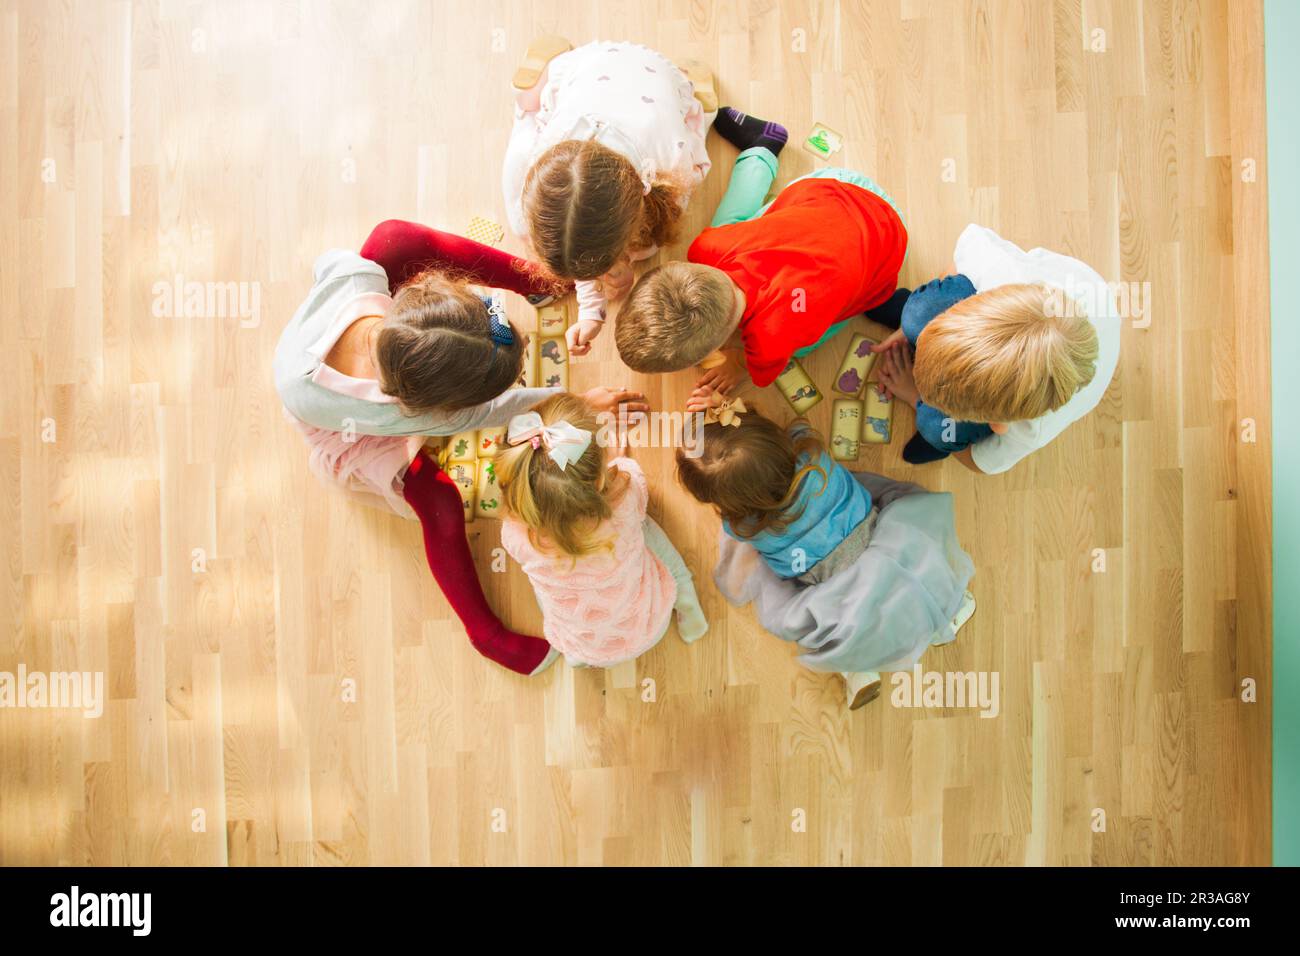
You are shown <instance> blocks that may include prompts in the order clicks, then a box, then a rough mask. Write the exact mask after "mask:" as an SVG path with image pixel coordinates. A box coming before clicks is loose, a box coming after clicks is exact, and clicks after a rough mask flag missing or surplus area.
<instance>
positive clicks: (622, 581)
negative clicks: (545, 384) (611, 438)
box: [496, 393, 709, 667]
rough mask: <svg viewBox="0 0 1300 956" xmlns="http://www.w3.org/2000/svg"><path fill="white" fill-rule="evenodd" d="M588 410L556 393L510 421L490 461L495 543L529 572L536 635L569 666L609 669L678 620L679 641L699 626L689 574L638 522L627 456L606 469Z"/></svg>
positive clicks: (697, 633) (641, 499) (639, 507)
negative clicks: (497, 504) (497, 492)
mask: <svg viewBox="0 0 1300 956" xmlns="http://www.w3.org/2000/svg"><path fill="white" fill-rule="evenodd" d="M598 431H599V425H598V423H597V421H596V415H595V412H593V411H592V409H591V407H590V406H588V405H587V403H586V402H584V401H583V400H582V399H581V398H579V397H578V396H576V395H570V394H567V393H562V394H559V395H555V396H553V397H551V398H549V399H547V400H546V401H544V402H542V403H541V404H539V405H537V406H535V407H534V408H533V410H532V411H531V412H528V413H526V414H523V415H516V416H515V417H514V418H513V419H511V421H510V427H509V429H508V432H507V436H506V439H507V443H508V447H507V448H505V449H504V450H503V451H502V452H501V453H500V454H499V455H498V456H497V462H496V472H497V482H498V484H499V486H500V488H501V500H502V504H503V506H504V511H505V514H504V515H503V518H504V522H503V526H502V529H501V544H502V545H503V546H504V547H505V549H506V551H508V552H509V553H510V556H511V557H513V558H514V559H515V560H516V561H518V562H519V564H520V566H521V567H522V568H523V569H524V573H525V574H527V575H528V579H529V581H530V582H531V583H532V585H533V591H534V592H535V593H536V595H537V603H538V604H539V605H540V606H541V609H542V617H543V623H542V634H543V636H544V637H545V638H546V639H547V640H548V641H550V643H551V646H552V647H554V648H555V649H556V650H558V651H559V652H560V653H562V654H564V656H565V657H566V658H567V659H568V661H569V663H570V664H583V665H588V666H592V667H610V666H612V665H614V664H618V663H621V662H622V661H626V660H631V659H632V658H634V657H637V656H639V655H641V654H644V653H645V652H646V651H648V650H649V649H650V648H652V647H654V646H655V645H656V644H657V643H659V640H660V639H661V638H662V637H663V636H664V634H665V633H666V632H667V630H668V618H669V616H670V614H671V613H672V612H673V611H674V610H676V611H677V632H678V634H680V635H681V638H682V640H683V641H686V642H687V643H690V642H691V641H695V640H698V639H699V638H701V637H703V636H704V633H705V632H706V631H707V630H708V627H709V625H708V622H707V621H706V620H705V619H704V611H703V610H702V609H701V607H700V600H699V597H698V595H697V594H696V593H695V584H694V582H693V581H692V578H691V572H690V570H689V569H688V568H687V567H686V564H685V562H684V561H682V557H681V555H680V554H678V553H677V549H676V548H674V547H673V545H672V542H670V541H669V540H668V537H667V535H665V534H664V532H663V529H662V528H660V527H659V525H658V524H656V523H655V521H654V520H653V519H652V518H650V517H648V516H647V515H646V505H647V503H648V502H649V497H650V495H649V488H648V487H647V485H646V479H645V475H644V474H643V473H642V471H641V468H640V466H639V465H637V463H636V462H635V461H633V460H632V459H631V458H626V457H622V456H619V457H616V458H613V459H612V460H607V454H606V449H604V448H602V447H601V446H600V443H599V442H598V441H596V440H595V436H596V434H597V432H598Z"/></svg>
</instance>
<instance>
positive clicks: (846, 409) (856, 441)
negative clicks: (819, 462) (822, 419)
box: [831, 398, 863, 461]
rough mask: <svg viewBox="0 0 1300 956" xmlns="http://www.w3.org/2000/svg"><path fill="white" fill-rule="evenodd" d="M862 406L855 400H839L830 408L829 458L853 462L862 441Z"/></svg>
mask: <svg viewBox="0 0 1300 956" xmlns="http://www.w3.org/2000/svg"><path fill="white" fill-rule="evenodd" d="M862 409H863V404H862V402H860V401H859V400H858V399H856V398H839V399H836V400H835V404H833V405H832V406H831V457H832V458H834V459H836V460H837V461H853V460H855V459H856V458H857V457H858V452H859V450H860V449H861V441H862Z"/></svg>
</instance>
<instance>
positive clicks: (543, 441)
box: [506, 412, 591, 471]
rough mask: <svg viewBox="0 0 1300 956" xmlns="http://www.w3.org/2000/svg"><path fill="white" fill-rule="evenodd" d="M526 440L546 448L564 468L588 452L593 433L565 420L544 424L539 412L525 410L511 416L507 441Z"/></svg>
mask: <svg viewBox="0 0 1300 956" xmlns="http://www.w3.org/2000/svg"><path fill="white" fill-rule="evenodd" d="M524 442H528V443H529V444H530V445H532V446H533V448H534V449H537V448H545V449H546V454H547V455H549V456H550V459H551V461H553V462H555V463H556V464H557V465H559V466H560V471H564V470H565V469H566V468H567V467H568V466H569V465H571V464H573V463H574V462H575V461H577V460H578V459H579V458H581V457H582V456H583V455H584V454H585V453H586V451H587V449H588V447H590V445H591V432H589V431H587V430H586V429H585V428H577V427H576V426H574V425H571V424H570V423H569V422H564V421H560V422H556V423H555V424H554V425H545V424H543V423H542V416H541V415H539V414H537V412H524V413H523V414H522V415H516V416H515V417H514V418H512V419H510V425H509V427H508V428H507V429H506V444H507V445H522V444H523V443H524Z"/></svg>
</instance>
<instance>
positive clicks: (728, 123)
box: [713, 106, 790, 156]
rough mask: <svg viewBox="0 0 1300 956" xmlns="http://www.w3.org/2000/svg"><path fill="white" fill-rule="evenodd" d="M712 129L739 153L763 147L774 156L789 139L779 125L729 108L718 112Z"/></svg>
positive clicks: (787, 134)
mask: <svg viewBox="0 0 1300 956" xmlns="http://www.w3.org/2000/svg"><path fill="white" fill-rule="evenodd" d="M713 128H714V129H716V130H717V131H718V135H719V136H721V137H722V138H723V139H725V140H726V141H727V142H728V143H730V144H731V145H732V146H734V147H736V149H738V150H740V151H741V152H744V151H745V150H747V149H752V148H754V147H755V146H763V147H766V148H767V149H768V150H769V151H770V152H771V153H772V155H773V156H776V155H777V154H779V153H780V152H781V149H782V147H784V146H785V144H786V141H787V140H788V139H789V138H790V133H789V131H788V130H787V129H786V128H785V127H784V126H782V125H781V124H780V123H772V122H769V121H767V120H761V119H759V118H758V117H756V116H750V115H749V114H748V113H742V112H741V111H740V110H737V109H732V108H731V107H730V106H724V107H723V108H722V109H720V110H718V118H717V119H715V120H714V121H713Z"/></svg>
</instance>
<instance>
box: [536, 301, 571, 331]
mask: <svg viewBox="0 0 1300 956" xmlns="http://www.w3.org/2000/svg"><path fill="white" fill-rule="evenodd" d="M568 327H569V313H568V310H567V309H565V307H564V303H563V302H552V303H551V304H550V305H543V306H541V307H540V308H538V310H537V333H538V335H540V336H541V337H542V338H544V339H546V338H553V337H554V336H557V335H563V334H564V330H565V329H567V328H568Z"/></svg>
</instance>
